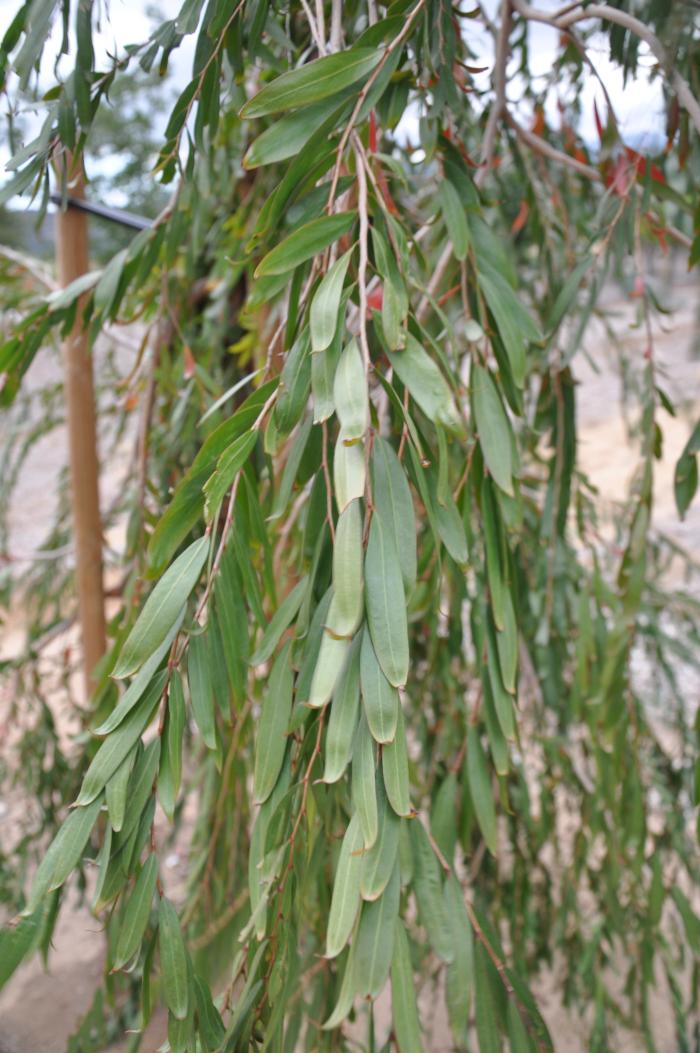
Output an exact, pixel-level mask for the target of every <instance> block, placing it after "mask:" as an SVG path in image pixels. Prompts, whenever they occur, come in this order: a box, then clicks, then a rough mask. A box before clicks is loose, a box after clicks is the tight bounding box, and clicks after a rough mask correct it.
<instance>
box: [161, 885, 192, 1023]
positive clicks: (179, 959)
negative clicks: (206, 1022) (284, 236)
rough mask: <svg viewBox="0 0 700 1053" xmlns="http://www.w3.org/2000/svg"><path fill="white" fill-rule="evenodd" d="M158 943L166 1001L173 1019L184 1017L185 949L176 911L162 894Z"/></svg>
mask: <svg viewBox="0 0 700 1053" xmlns="http://www.w3.org/2000/svg"><path fill="white" fill-rule="evenodd" d="M158 945H159V947H160V965H161V970H162V973H163V995H164V997H165V1004H166V1005H167V1007H168V1009H169V1010H170V1012H171V1013H172V1015H173V1016H174V1017H175V1019H176V1020H185V1018H186V1017H187V1013H188V1011H189V1004H190V998H189V976H188V967H187V951H186V950H185V941H184V939H183V937H182V930H181V929H180V920H179V918H178V916H177V911H176V910H175V907H174V906H173V905H172V903H171V902H170V900H169V899H166V898H165V897H163V898H162V899H161V901H160V905H159V907H158Z"/></svg>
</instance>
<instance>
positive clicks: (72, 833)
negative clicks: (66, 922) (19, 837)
mask: <svg viewBox="0 0 700 1053" xmlns="http://www.w3.org/2000/svg"><path fill="white" fill-rule="evenodd" d="M101 805H102V800H101V798H100V797H97V798H96V799H95V800H93V801H92V802H90V803H89V804H87V805H85V807H83V808H74V809H73V811H72V812H71V813H70V814H69V816H68V818H67V819H66V820H65V821H64V823H63V825H62V826H61V829H60V830H59V831H58V833H57V834H56V836H55V837H54V839H53V841H52V842H51V844H50V846H49V848H48V851H47V852H46V855H45V856H44V858H43V859H42V861H41V863H40V864H39V866H38V867H37V871H36V874H35V875H34V881H33V883H32V891H31V893H30V895H29V900H28V902H27V905H26V907H25V909H24V912H23V913H24V914H27V915H28V914H33V913H34V911H35V910H36V909H37V907H38V906H39V904H40V902H41V900H42V899H43V897H44V896H45V895H46V893H47V892H50V891H51V890H52V889H56V888H59V887H60V886H61V885H62V884H63V882H64V881H65V880H66V878H67V877H68V875H69V874H71V873H72V871H73V870H74V869H75V868H76V866H77V865H78V863H79V862H80V858H81V856H82V854H83V851H84V850H85V846H86V844H87V842H88V838H89V837H90V832H91V830H92V828H93V826H94V825H95V820H96V819H97V814H98V812H99V810H100V808H101Z"/></svg>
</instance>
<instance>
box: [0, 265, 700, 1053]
mask: <svg viewBox="0 0 700 1053" xmlns="http://www.w3.org/2000/svg"><path fill="white" fill-rule="evenodd" d="M660 282H661V284H663V285H664V286H665V293H666V295H665V299H666V302H667V303H669V304H670V306H671V307H672V308H673V313H672V315H671V316H670V317H669V318H666V319H665V321H664V329H665V331H662V330H661V329H660V327H658V326H657V327H656V332H655V362H656V366H657V369H658V375H659V377H660V378H661V379H662V383H663V387H664V388H665V390H667V391H668V393H669V395H670V396H671V397H672V398H673V399H674V401H676V402H677V403H678V405H679V406H680V407H681V410H680V412H679V415H678V416H677V417H676V418H675V419H673V418H670V417H668V416H667V415H665V414H664V420H663V431H664V447H663V461H662V462H661V463H660V465H659V467H658V468H657V471H656V477H655V502H656V504H655V511H654V517H655V524H656V526H657V527H659V528H661V529H663V530H664V531H667V532H668V533H669V534H670V535H671V536H673V537H674V538H675V539H676V540H677V541H679V542H680V543H681V544H683V545H684V546H685V547H687V548H688V549H689V550H691V551H694V552H695V554H696V555H700V501H696V503H695V505H694V507H693V508H692V509H691V512H690V513H689V515H688V517H687V519H686V521H685V522H684V523H679V521H678V519H677V515H676V511H675V503H674V498H673V479H672V475H673V466H674V464H675V461H676V459H677V457H678V455H679V453H680V451H681V449H682V447H683V445H684V443H685V442H686V440H687V437H688V433H689V422H690V420H691V419H693V417H695V418H697V413H698V410H699V409H700V358H699V357H696V354H695V353H694V350H693V348H694V344H695V343H696V341H697V334H698V329H697V309H698V284H697V281H695V282H693V281H691V280H689V279H688V278H687V276H685V275H683V274H682V273H680V272H679V273H678V275H674V274H673V272H669V273H667V274H666V275H664V276H662V277H661V279H660ZM612 306H614V307H615V310H616V312H617V314H618V317H617V319H616V322H615V327H616V330H617V332H618V334H620V336H621V339H622V341H623V343H624V345H625V347H626V348H627V350H628V351H629V352H630V353H631V354H632V355H637V354H639V355H640V356H641V355H643V353H644V350H645V347H646V340H645V338H644V337H643V335H642V333H641V331H640V330H638V329H633V328H631V326H630V322H631V321H632V317H633V316H632V311H631V305H630V304H629V302H625V301H624V300H620V299H619V298H618V299H617V300H616V302H615V303H614V304H613V305H612ZM586 348H587V350H588V352H589V355H590V358H589V360H588V361H586V359H585V358H584V357H583V356H577V359H576V362H575V372H576V376H577V379H578V380H579V383H580V389H579V397H578V413H579V419H580V425H581V442H580V446H579V462H580V464H581V466H582V467H583V468H584V470H585V471H587V472H589V473H590V475H591V476H592V477H593V478H594V479H595V481H596V484H597V486H598V487H599V490H600V492H601V497H602V499H603V501H604V502H605V503H606V505H608V506H609V507H610V508H611V509H612V507H613V505H614V503H615V502H616V501H617V500H619V499H621V498H622V497H624V494H625V492H626V490H627V487H628V485H629V482H630V480H631V477H632V474H633V471H634V467H635V464H636V451H635V449H634V447H633V446H632V445H631V444H630V442H629V440H628V436H627V432H626V428H625V423H624V419H623V414H622V412H621V407H620V383H619V379H618V376H617V372H616V357H617V355H616V352H615V351H614V350H613V349H612V348H611V346H610V341H609V339H608V337H607V336H606V335H605V332H604V329H603V327H602V326H599V325H597V324H596V325H593V326H592V327H591V330H590V332H589V334H588V336H587V340H586ZM55 368H56V366H55V363H51V361H50V360H49V361H39V362H37V364H36V366H35V367H34V369H35V370H42V371H44V372H45V371H47V370H52V369H54V370H55ZM62 465H63V451H62V448H61V445H60V443H59V442H57V439H56V435H54V437H53V438H52V439H51V440H48V441H47V442H46V443H45V444H43V445H42V448H41V449H40V450H37V452H36V453H35V454H34V455H33V459H32V461H31V465H30V467H29V469H28V470H27V471H26V472H25V473H24V476H23V481H22V489H21V490H20V491H19V494H18V498H17V500H16V502H15V509H14V513H13V521H12V537H11V545H15V546H16V549H17V552H18V553H19V552H20V550H23V552H24V553H26V552H28V551H31V550H32V549H33V548H34V547H36V546H37V545H38V544H39V543H40V541H41V536H42V532H43V530H44V529H45V524H46V523H47V522H48V519H49V517H50V511H51V509H50V503H51V499H52V497H51V495H52V482H51V480H52V479H54V478H55V477H56V474H57V472H58V471H59V470H60V468H61V467H62ZM119 476H120V471H119V470H115V466H114V465H111V466H110V470H109V471H108V472H107V473H106V483H105V485H104V488H103V500H105V501H106V500H109V492H110V487H114V485H118V478H119ZM14 629H15V632H19V631H21V625H20V623H19V622H17V623H16V624H15V627H14ZM8 639H9V643H8ZM14 639H15V640H16V639H17V637H15V638H14ZM11 641H12V637H11V636H10V637H9V638H8V637H7V636H6V640H5V647H7V646H11ZM0 704H1V703H0ZM13 803H15V802H13ZM9 804H10V802H9V801H4V802H3V801H0V838H2V836H3V824H6V823H7V821H8V818H7V817H8V814H9ZM3 808H4V811H5V816H4V817H3V812H2V809H3ZM182 865H183V864H182V862H181V861H179V860H177V859H175V860H174V861H173V866H174V868H175V870H176V871H177V870H178V869H179V868H180V867H181V866H182ZM102 946H103V944H102V936H101V933H100V930H99V923H98V922H97V921H96V920H95V919H94V918H93V917H92V916H91V915H90V913H89V911H88V910H87V909H86V908H84V907H80V906H79V905H78V904H77V903H76V902H75V900H74V899H69V901H68V904H67V905H66V906H65V907H64V909H63V911H62V914H61V918H60V922H59V924H58V927H57V930H56V934H55V940H54V952H53V954H52V956H51V960H50V964H49V971H48V972H44V970H43V968H42V966H41V964H40V963H39V962H38V961H36V960H34V961H31V962H29V963H27V964H26V965H25V966H24V967H23V968H21V969H20V970H19V972H18V973H17V975H16V976H15V977H14V978H13V980H12V981H11V982H10V984H9V985H8V986H7V987H6V989H5V990H4V991H3V992H2V993H0V1053H59V1051H62V1050H64V1049H65V1044H66V1039H67V1037H68V1036H69V1035H70V1033H71V1031H72V1030H73V1029H74V1027H75V1026H76V1023H77V1021H78V1020H79V1018H80V1016H81V1014H83V1013H84V1012H85V1011H86V1009H87V1008H88V1007H89V1005H90V1003H91V1001H92V997H93V992H94V989H95V986H96V985H97V983H98V982H99V979H100V975H101V955H102ZM539 987H540V994H541V998H542V1004H543V1009H544V1013H545V1016H546V1017H547V1020H548V1023H549V1024H550V1026H551V1028H552V1033H553V1035H554V1040H555V1047H556V1050H557V1053H584V1051H585V1041H584V1038H583V1029H582V1026H581V1024H580V1023H579V1022H577V1021H576V1020H575V1019H573V1018H572V1015H571V1014H570V1013H567V1012H565V1011H564V1010H563V1009H562V1007H561V1005H560V1004H559V1003H558V1000H557V999H556V997H555V996H554V994H553V988H554V985H553V983H552V977H548V976H543V977H542V980H541V983H540V985H539ZM425 1001H426V1004H425V1009H426V1010H431V1011H430V1012H427V1014H426V1017H425V1019H426V1021H427V1022H429V1026H428V1031H427V1033H426V1042H425V1045H426V1049H429V1050H430V1051H431V1053H441V1051H445V1053H446V1051H447V1050H448V1049H449V1048H450V1044H449V1039H448V1037H447V1035H446V1032H445V1028H444V1016H443V1014H442V1013H441V1012H440V1010H439V1007H438V1009H437V1010H434V999H433V998H432V996H429V997H426V1000H425ZM656 1001H657V1004H656V1006H655V1007H654V1008H655V1011H654V1012H653V1014H652V1015H653V1016H654V1018H655V1019H656V1021H657V1026H658V1039H659V1049H660V1050H661V1051H662V1053H673V1049H674V1044H673V1025H672V1020H671V1017H670V1012H669V1008H668V1001H667V999H666V998H665V992H664V991H663V989H662V988H661V986H660V987H659V992H658V997H657V1000H656ZM432 1010H434V1011H432ZM161 1036H162V1019H160V1020H157V1021H156V1023H155V1027H154V1029H153V1030H152V1031H151V1032H150V1033H149V1035H148V1037H147V1038H146V1040H145V1041H144V1044H143V1047H142V1048H143V1049H144V1050H145V1051H146V1053H151V1051H152V1050H155V1049H156V1048H157V1046H158V1044H159V1042H160V1041H161V1040H162V1039H161ZM617 1048H618V1049H619V1051H620V1053H633V1051H634V1050H638V1049H641V1048H642V1045H641V1043H640V1042H636V1041H635V1039H634V1038H631V1039H630V1040H629V1042H628V1043H625V1044H620V1045H619V1046H618V1047H617Z"/></svg>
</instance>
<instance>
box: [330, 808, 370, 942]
mask: <svg viewBox="0 0 700 1053" xmlns="http://www.w3.org/2000/svg"><path fill="white" fill-rule="evenodd" d="M362 845H363V840H362V828H361V826H360V821H359V819H358V817H357V815H354V816H353V817H352V819H351V820H350V823H349V825H348V828H347V830H346V831H345V836H344V837H343V842H342V844H341V846H340V854H339V856H338V865H337V866H336V870H335V878H334V880H333V894H332V896H331V909H330V912H329V914H328V928H327V931H326V957H327V958H335V957H336V956H337V955H339V954H340V952H341V951H342V949H343V947H344V946H345V944H346V943H347V941H348V939H349V937H350V933H351V932H352V929H353V926H354V924H355V919H356V917H357V912H358V910H359V909H360V868H361V866H362V856H361V851H362Z"/></svg>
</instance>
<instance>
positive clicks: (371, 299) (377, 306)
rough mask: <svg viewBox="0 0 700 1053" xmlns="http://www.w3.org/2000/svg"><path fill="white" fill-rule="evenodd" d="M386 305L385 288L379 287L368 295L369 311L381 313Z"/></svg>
mask: <svg viewBox="0 0 700 1053" xmlns="http://www.w3.org/2000/svg"><path fill="white" fill-rule="evenodd" d="M383 303H384V286H383V285H378V286H377V287H376V288H375V289H372V290H371V291H370V292H369V293H368V294H367V311H368V313H369V312H370V311H381V309H382V305H383Z"/></svg>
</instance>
